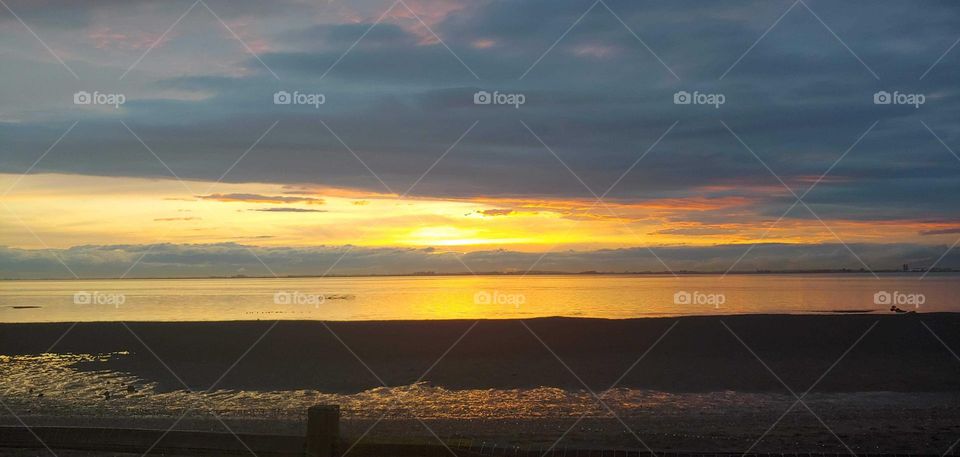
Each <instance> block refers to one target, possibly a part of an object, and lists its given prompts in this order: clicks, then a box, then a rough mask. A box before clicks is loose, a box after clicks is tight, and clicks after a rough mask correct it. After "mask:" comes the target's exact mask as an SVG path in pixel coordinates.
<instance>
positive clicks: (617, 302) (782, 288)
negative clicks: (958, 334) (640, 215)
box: [0, 274, 960, 322]
mask: <svg viewBox="0 0 960 457" xmlns="http://www.w3.org/2000/svg"><path fill="white" fill-rule="evenodd" d="M878 292H881V293H882V292H887V293H889V294H890V296H893V297H897V298H895V299H899V300H900V301H901V304H900V307H901V308H904V309H916V310H918V311H919V312H935V311H957V312H960V275H958V274H930V275H928V276H927V277H926V278H925V279H923V280H920V275H917V274H904V275H881V279H879V280H878V279H876V278H874V277H873V276H870V275H859V274H845V275H829V274H811V275H738V276H728V277H726V278H722V277H720V276H716V275H695V276H680V277H679V278H675V277H672V276H648V275H642V276H619V275H618V276H614V275H611V276H597V275H570V276H528V277H516V276H455V277H379V278H291V279H286V278H284V279H267V278H256V279H255V278H250V279H152V280H84V281H0V322H77V321H188V320H255V319H326V320H395V319H455V318H463V319H475V318H487V319H502V318H529V317H541V316H571V317H602V318H630V317H651V316H677V315H695V314H727V313H731V314H742V313H818V312H831V311H837V310H874V311H876V312H889V311H888V310H889V305H882V304H877V303H875V297H874V295H875V294H876V293H878ZM678 293H679V294H680V295H679V297H680V300H681V302H680V303H677V302H676V300H675V295H677V294H678ZM911 294H912V295H911ZM918 294H919V295H918ZM684 297H689V298H690V300H689V302H683V299H684ZM917 301H921V302H922V303H919V306H917V303H915V302H917Z"/></svg>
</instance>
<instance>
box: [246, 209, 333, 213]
mask: <svg viewBox="0 0 960 457" xmlns="http://www.w3.org/2000/svg"><path fill="white" fill-rule="evenodd" d="M249 211H263V212H268V213H325V212H327V210H323V209H307V208H258V209H251V210H249Z"/></svg>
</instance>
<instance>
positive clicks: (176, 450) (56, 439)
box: [0, 426, 940, 457]
mask: <svg viewBox="0 0 960 457" xmlns="http://www.w3.org/2000/svg"><path fill="white" fill-rule="evenodd" d="M31 430H32V431H33V433H31ZM34 433H35V434H36V435H37V436H38V437H39V438H40V440H42V441H43V442H42V443H41V442H40V441H38V440H37V437H35V436H34ZM161 436H162V438H161ZM238 437H239V440H238ZM158 440H159V442H158ZM240 440H242V441H243V442H242V443H241V441H240ZM154 443H156V445H155V446H154ZM44 444H46V445H47V446H49V447H50V448H51V449H55V450H57V449H65V450H75V451H94V452H123V453H131V454H137V455H140V454H144V453H145V452H147V450H148V449H150V455H183V456H221V455H222V456H232V455H246V456H250V455H251V451H253V455H255V456H256V457H293V456H297V457H300V456H304V455H305V452H304V444H305V440H304V438H303V437H299V436H289V435H259V434H238V435H237V436H234V435H231V434H229V433H219V432H196V431H171V432H169V433H167V434H166V435H164V431H163V430H145V429H108V428H92V427H47V426H43V427H31V428H30V429H27V428H25V427H16V426H0V448H21V449H42V448H44ZM245 445H246V446H245ZM151 446H153V448H152V449H151ZM248 447H249V449H248ZM340 447H341V449H342V450H346V449H348V448H350V446H349V445H348V444H346V443H341V445H340ZM451 451H452V453H451ZM348 455H349V456H350V457H434V456H438V457H439V456H446V457H449V456H451V455H453V456H456V457H479V456H519V457H741V454H740V453H710V452H667V451H665V452H657V454H656V456H651V454H650V453H649V452H647V451H636V450H634V451H627V450H622V449H621V450H610V449H607V450H602V449H553V450H551V451H549V452H546V453H544V451H542V450H534V449H519V448H512V447H492V446H491V445H472V446H460V445H452V446H451V447H449V448H447V447H444V446H440V445H437V444H382V443H360V444H358V445H356V446H354V447H353V448H352V449H350V452H349V454H348ZM848 456H849V454H845V453H805V452H803V453H782V454H781V453H776V454H764V453H751V454H747V456H746V457H848ZM856 457H940V456H934V455H929V456H927V455H923V454H858V455H857V456H856Z"/></svg>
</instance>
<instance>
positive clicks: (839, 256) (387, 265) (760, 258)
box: [0, 243, 960, 279]
mask: <svg viewBox="0 0 960 457" xmlns="http://www.w3.org/2000/svg"><path fill="white" fill-rule="evenodd" d="M849 247H850V249H852V250H853V251H854V252H857V254H858V255H859V256H860V257H861V258H862V259H863V260H864V262H866V263H867V265H868V266H869V267H870V268H871V269H899V267H900V265H902V264H904V263H907V264H910V265H913V266H915V267H920V266H927V267H929V266H931V265H933V264H934V263H935V262H936V261H937V259H939V258H940V256H941V255H942V254H943V253H944V252H946V251H947V248H948V247H949V246H946V245H937V246H927V245H911V244H882V245H879V244H851V245H850V246H849ZM748 248H749V246H745V245H721V246H712V247H683V246H673V247H671V246H660V247H653V249H654V252H655V253H656V255H657V256H658V257H660V259H662V260H663V262H664V263H666V265H667V266H669V267H670V269H671V270H674V271H677V272H680V271H717V272H723V271H726V270H727V269H728V268H730V266H731V265H733V264H734V263H735V262H736V261H737V259H738V258H739V257H740V256H741V255H743V254H744V252H746V251H747V249H748ZM54 255H56V257H55V256H54ZM455 255H456V254H453V253H450V252H446V251H442V250H440V249H435V248H371V247H360V246H352V247H351V246H318V247H257V246H253V245H242V244H236V243H220V244H157V245H152V246H148V245H108V246H94V245H88V246H76V247H72V248H69V249H56V250H24V249H16V248H8V247H2V248H0V278H8V279H20V278H23V279H29V278H52V277H53V278H56V277H62V278H71V277H72V275H71V274H70V272H69V271H67V270H66V268H64V266H63V265H61V264H60V263H59V261H58V260H57V257H59V258H60V259H61V260H63V262H64V263H66V264H67V265H68V266H70V269H71V270H73V271H74V272H76V274H77V275H78V276H80V277H81V278H95V277H118V276H120V275H122V274H123V273H124V272H126V271H127V269H128V268H130V266H131V265H133V264H134V263H135V262H136V261H137V260H138V259H140V258H141V257H142V260H140V261H139V262H138V263H136V266H135V267H134V269H133V270H132V271H131V272H130V273H129V277H196V276H231V275H236V274H247V275H263V276H270V275H271V271H268V270H267V269H266V268H265V267H264V266H263V264H261V263H260V261H261V260H262V261H263V262H264V263H266V264H267V265H269V267H270V270H272V271H273V272H276V273H277V274H278V275H319V274H323V273H324V272H326V271H327V269H329V268H330V266H331V265H334V264H336V268H335V269H334V270H333V271H332V272H331V274H334V275H357V274H361V275H362V274H413V273H418V272H436V273H469V272H468V271H467V270H466V269H465V268H464V266H463V264H462V263H460V261H458V260H457V259H456V257H455ZM258 257H259V259H258ZM540 257H541V253H537V252H517V251H509V250H502V249H501V250H490V251H474V252H468V253H466V254H464V255H462V257H461V260H463V262H464V263H466V264H467V265H468V266H469V267H470V269H471V270H473V271H474V272H524V271H527V269H529V268H530V266H531V265H534V264H535V263H536V265H537V266H536V270H537V271H551V272H570V273H576V272H582V271H604V272H663V271H665V267H664V266H663V264H661V263H660V261H659V260H657V258H656V257H654V256H653V254H651V252H650V251H649V250H647V249H646V248H625V249H603V250H594V251H574V250H567V251H557V252H551V253H548V254H547V255H546V256H544V257H543V258H542V259H540ZM538 259H539V260H540V261H539V263H537V260H538ZM937 266H938V267H944V268H960V253H958V252H956V251H953V252H951V253H949V254H948V255H946V256H944V258H943V259H942V260H940V263H939V264H937ZM822 268H835V269H841V268H847V269H850V270H854V271H857V270H860V269H861V268H863V265H862V264H860V263H859V261H857V260H856V258H854V257H853V256H852V255H851V254H850V252H849V251H848V250H847V248H846V247H844V246H843V245H840V244H818V245H786V244H760V245H757V246H756V247H755V248H754V249H752V250H751V251H750V253H749V255H748V256H746V257H745V258H744V259H742V260H741V261H740V263H739V264H737V268H736V269H735V270H734V271H737V272H752V271H756V270H799V269H822Z"/></svg>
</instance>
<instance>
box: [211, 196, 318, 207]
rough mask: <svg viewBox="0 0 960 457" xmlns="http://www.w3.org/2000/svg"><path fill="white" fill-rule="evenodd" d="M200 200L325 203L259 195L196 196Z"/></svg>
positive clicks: (314, 199)
mask: <svg viewBox="0 0 960 457" xmlns="http://www.w3.org/2000/svg"><path fill="white" fill-rule="evenodd" d="M197 198H199V199H201V200H215V201H218V202H243V203H273V204H276V203H306V204H308V205H322V204H324V203H325V201H324V200H323V199H322V198H313V197H284V196H274V195H260V194H210V195H197Z"/></svg>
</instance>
